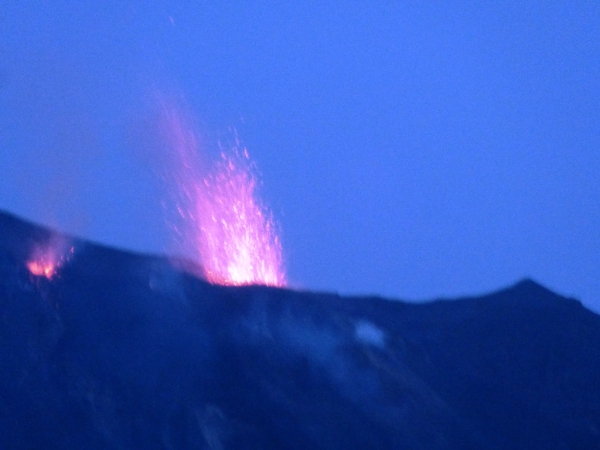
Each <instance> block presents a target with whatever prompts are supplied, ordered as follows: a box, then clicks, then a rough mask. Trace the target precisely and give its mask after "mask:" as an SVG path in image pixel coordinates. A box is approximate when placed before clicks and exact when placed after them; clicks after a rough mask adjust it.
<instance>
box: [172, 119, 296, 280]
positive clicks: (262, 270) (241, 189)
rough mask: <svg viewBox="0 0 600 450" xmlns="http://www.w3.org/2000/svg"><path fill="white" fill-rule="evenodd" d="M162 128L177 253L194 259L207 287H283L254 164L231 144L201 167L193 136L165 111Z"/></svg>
mask: <svg viewBox="0 0 600 450" xmlns="http://www.w3.org/2000/svg"><path fill="white" fill-rule="evenodd" d="M163 112H164V113H165V115H164V117H163V125H164V126H165V128H164V130H165V131H166V133H167V140H168V143H169V147H170V154H171V155H172V156H175V158H176V159H177V161H175V165H174V166H173V168H172V169H171V171H170V173H168V174H167V175H166V176H165V179H166V181H167V182H168V184H169V185H170V186H169V187H170V189H171V192H172V193H173V194H174V195H173V200H174V202H175V205H174V206H175V208H174V211H175V215H176V223H173V224H172V229H173V230H174V231H175V234H176V235H177V237H178V239H179V241H180V242H179V245H180V246H182V248H181V249H180V251H183V252H184V254H187V255H189V256H191V257H192V258H193V259H196V260H200V261H201V263H202V267H203V271H204V275H205V276H206V278H207V279H208V281H210V282H211V283H217V284H227V285H246V284H262V285H268V286H285V284H286V276H285V270H284V267H283V258H282V247H281V242H280V239H279V236H278V234H277V231H278V229H277V226H276V224H275V221H274V220H273V216H272V214H271V212H270V211H269V210H268V209H267V208H266V207H265V205H264V204H263V203H262V202H261V201H260V198H259V196H258V193H257V185H258V181H257V179H258V177H257V175H256V174H257V170H256V166H255V165H254V164H253V163H252V161H251V160H250V156H249V155H248V151H247V150H246V149H245V148H243V147H242V146H240V144H239V142H237V141H236V143H235V145H234V146H232V148H231V149H230V150H227V151H225V150H223V149H222V151H221V154H220V158H219V159H218V160H217V161H216V162H215V163H214V164H212V165H209V166H207V167H205V166H202V165H201V161H202V158H201V155H200V154H199V148H198V147H199V145H198V138H197V137H196V135H195V134H194V133H193V132H192V131H190V127H188V126H186V124H185V122H184V121H183V120H182V118H181V116H180V114H179V113H178V111H177V110H176V109H174V108H166V109H165V110H164V111H163Z"/></svg>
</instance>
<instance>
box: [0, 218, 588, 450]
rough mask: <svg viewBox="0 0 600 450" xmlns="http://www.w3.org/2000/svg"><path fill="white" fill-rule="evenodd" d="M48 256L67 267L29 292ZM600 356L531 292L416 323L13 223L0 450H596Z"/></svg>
mask: <svg viewBox="0 0 600 450" xmlns="http://www.w3.org/2000/svg"><path fill="white" fill-rule="evenodd" d="M56 242H60V243H61V245H60V246H57V245H56V244H55V243H56ZM48 246H52V248H55V247H59V248H61V249H62V251H63V253H64V254H65V255H67V257H64V256H61V255H60V254H58V255H57V257H56V259H57V261H58V262H59V263H57V264H56V265H55V266H53V267H54V269H53V272H52V276H45V275H46V274H47V273H46V272H36V273H33V272H32V271H31V270H30V269H29V268H28V262H29V261H30V259H31V257H32V255H35V254H36V252H37V253H38V254H39V249H44V248H47V247H48ZM55 253H56V252H55ZM59 253H60V252H59ZM44 254H45V255H47V254H48V252H47V251H46V252H45V253H44ZM191 272H194V271H191ZM599 343H600V317H599V316H598V315H596V314H594V313H592V312H591V311H589V310H587V309H585V308H584V307H583V306H582V305H581V304H580V303H579V302H578V301H576V300H574V299H569V298H564V297H561V296H560V295H557V294H555V293H553V292H551V291H549V290H548V289H546V288H544V287H542V286H540V285H539V284H537V283H535V282H534V281H532V280H523V281H520V282H518V283H517V284H515V285H514V286H511V287H509V288H506V289H503V290H500V291H498V292H495V293H492V294H489V295H485V296H482V297H477V298H475V297H472V298H462V299H454V300H436V301H431V302H427V303H421V304H415V303H405V302H401V301H391V300H386V299H382V298H376V297H346V298H344V297H340V296H338V295H334V294H324V293H311V292H297V291H293V290H286V289H282V288H274V287H264V286H241V287H235V286H217V285H213V284H210V283H208V282H206V281H205V280H202V279H200V278H198V277H196V276H194V275H192V274H190V271H186V270H184V269H182V265H181V264H175V263H173V262H172V261H171V260H169V259H167V258H162V257H158V256H151V255H139V254H133V253H129V252H124V251H120V250H116V249H111V248H107V247H104V246H101V245H97V244H93V243H90V242H86V241H83V240H78V239H72V238H69V237H68V236H62V235H60V234H58V233H56V232H54V231H52V230H49V229H46V228H43V227H39V226H36V225H33V224H31V223H28V222H26V221H22V220H20V219H18V218H16V217H13V216H11V215H8V214H0V448H2V449H46V450H49V449H84V448H85V449H90V450H91V449H146V450H148V449H211V450H221V449H223V450H225V449H238V450H239V449H242V450H243V449H263V450H271V449H272V450H275V449H277V450H281V449H302V450H306V449H361V450H363V449H367V448H368V449H400V448H401V449H506V448H544V449H571V448H577V449H584V448H600V346H599Z"/></svg>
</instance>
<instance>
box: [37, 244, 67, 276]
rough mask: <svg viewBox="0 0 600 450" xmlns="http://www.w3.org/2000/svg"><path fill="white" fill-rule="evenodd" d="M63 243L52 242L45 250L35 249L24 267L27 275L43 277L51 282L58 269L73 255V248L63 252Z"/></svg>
mask: <svg viewBox="0 0 600 450" xmlns="http://www.w3.org/2000/svg"><path fill="white" fill-rule="evenodd" d="M64 248H65V245H64V243H61V242H59V241H56V242H53V243H52V244H50V245H48V246H47V247H46V248H37V249H35V250H34V252H33V254H32V256H31V258H30V259H29V261H27V263H26V266H27V269H28V270H29V273H31V275H33V276H35V277H45V278H46V279H48V280H51V279H52V278H54V276H56V274H57V272H58V270H59V269H60V267H61V266H62V265H63V264H64V263H65V262H66V261H68V260H69V259H70V257H71V256H72V255H73V252H74V250H75V249H74V248H73V247H71V248H70V249H69V250H68V251H64V250H63V249H64Z"/></svg>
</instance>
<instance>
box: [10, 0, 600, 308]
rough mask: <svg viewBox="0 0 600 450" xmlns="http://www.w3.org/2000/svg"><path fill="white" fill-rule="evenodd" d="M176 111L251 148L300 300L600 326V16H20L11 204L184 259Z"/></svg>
mask: <svg viewBox="0 0 600 450" xmlns="http://www.w3.org/2000/svg"><path fill="white" fill-rule="evenodd" d="M159 98H169V99H172V101H173V102H174V103H175V104H177V105H179V106H180V107H181V108H182V110H183V111H184V113H185V115H186V117H188V118H189V119H190V124H191V125H190V126H191V127H193V129H194V132H195V133H197V135H198V136H199V139H200V141H201V146H202V147H203V151H205V152H206V155H214V154H215V152H216V150H215V149H216V148H217V147H218V145H217V142H218V141H219V140H221V141H223V140H225V141H228V140H232V139H233V137H235V136H237V138H239V140H240V141H241V143H242V144H243V145H244V146H245V147H246V148H247V149H248V151H249V153H250V156H251V157H252V159H253V160H254V162H255V163H256V164H257V166H258V168H259V169H260V172H261V174H262V177H261V178H262V183H263V186H262V188H261V197H262V198H263V200H264V202H265V203H267V204H268V205H269V206H270V208H271V210H272V211H273V214H274V216H275V218H276V220H277V222H278V223H279V224H280V227H281V230H282V232H281V239H282V242H283V249H284V255H285V260H286V266H287V273H288V279H289V284H290V286H291V287H294V288H301V289H311V290H325V291H333V292H340V293H343V294H377V295H382V296H387V297H393V298H399V299H406V300H424V299H432V298H435V297H454V296H459V295H466V294H473V295H474V294H480V293H484V292H488V291H491V290H495V289H498V288H501V287H504V286H506V285H508V284H512V283H514V282H516V281H517V280H518V279H520V278H523V277H531V278H533V279H535V280H537V281H539V282H541V283H542V284H544V285H546V286H548V287H549V288H551V289H553V290H555V291H557V292H558V293H560V294H563V295H569V296H573V297H576V298H578V299H581V300H582V301H583V302H584V303H585V304H586V305H587V306H589V307H591V308H592V309H594V310H596V311H600V3H599V2H598V1H597V0H590V1H577V0H571V1H548V0H547V1H527V0H520V1H506V2H467V1H453V2H447V1H446V2H441V1H440V2H436V1H431V2H416V1H402V2H401V1H397V2H391V1H381V2H366V1H347V2H329V1H320V2H259V1H239V2H208V1H196V2H170V1H154V2H151V4H148V2H133V1H128V0H119V1H103V2H81V1H42V0H38V1H19V2H3V3H2V5H1V6H0V209H3V210H6V211H9V212H11V213H14V214H17V215H20V216H23V217H25V218H27V219H30V220H33V221H35V222H38V223H42V224H46V225H50V226H53V227H55V228H57V229H59V230H62V231H65V232H68V233H72V234H75V235H77V236H80V237H84V238H88V239H92V240H94V241H97V242H101V243H103V244H107V245H111V246H117V247H120V248H125V249H129V250H134V251H141V252H153V253H166V252H167V251H169V240H170V231H169V229H168V227H167V226H166V225H165V220H164V213H163V207H162V206H161V202H164V201H165V199H167V198H168V195H167V194H166V193H165V192H164V191H165V187H164V183H161V180H160V179H159V177H158V176H157V170H156V168H157V166H158V165H160V162H157V161H155V160H154V159H153V158H154V156H155V154H154V151H153V149H152V147H153V144H152V139H153V136H154V135H155V133H154V130H153V129H152V126H151V123H152V120H151V118H152V117H153V115H155V113H156V108H157V102H158V100H157V99H159ZM153 133H154V134H153ZM146 150H147V151H146Z"/></svg>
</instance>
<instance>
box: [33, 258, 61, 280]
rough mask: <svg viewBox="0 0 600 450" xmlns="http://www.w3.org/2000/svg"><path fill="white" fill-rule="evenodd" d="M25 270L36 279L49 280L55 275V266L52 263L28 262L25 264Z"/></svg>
mask: <svg viewBox="0 0 600 450" xmlns="http://www.w3.org/2000/svg"><path fill="white" fill-rule="evenodd" d="M27 268H28V269H29V272H31V274H32V275H35V276H36V277H42V276H43V277H46V278H48V279H49V280H50V279H51V278H52V277H53V276H54V275H55V274H56V269H57V267H56V264H55V263H54V261H44V260H39V261H35V260H34V261H29V262H28V263H27Z"/></svg>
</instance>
